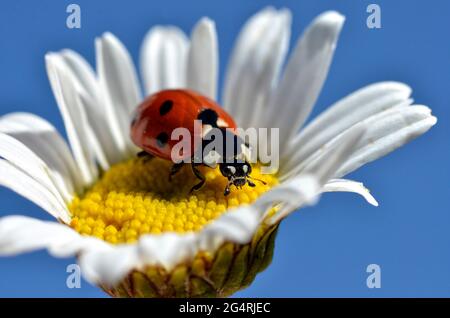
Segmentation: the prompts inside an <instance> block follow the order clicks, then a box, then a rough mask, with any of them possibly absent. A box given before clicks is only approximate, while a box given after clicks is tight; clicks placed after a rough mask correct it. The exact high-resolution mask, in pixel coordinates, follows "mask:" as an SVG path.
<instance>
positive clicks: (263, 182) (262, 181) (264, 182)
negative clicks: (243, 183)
mask: <svg viewBox="0 0 450 318" xmlns="http://www.w3.org/2000/svg"><path fill="white" fill-rule="evenodd" d="M247 178H248V179H252V180H256V181H259V182H261V183H262V184H264V185H266V184H267V182H266V181H264V180H261V179H258V178H253V177H251V176H247Z"/></svg>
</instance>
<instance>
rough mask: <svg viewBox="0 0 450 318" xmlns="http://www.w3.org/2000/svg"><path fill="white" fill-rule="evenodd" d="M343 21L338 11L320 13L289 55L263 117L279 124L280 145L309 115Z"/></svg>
mask: <svg viewBox="0 0 450 318" xmlns="http://www.w3.org/2000/svg"><path fill="white" fill-rule="evenodd" d="M343 23H344V17H343V16H342V15H340V14H339V13H337V12H326V13H323V14H321V15H320V16H319V17H317V18H316V19H315V20H314V21H313V22H312V23H311V25H310V26H309V27H308V29H307V30H306V31H305V33H304V35H303V36H302V37H301V39H300V41H299V42H298V44H297V47H296V48H295V51H294V53H293V54H292V56H291V58H290V59H289V62H288V64H287V66H286V70H285V72H284V75H283V77H282V80H281V82H280V87H279V88H278V89H277V91H276V94H275V97H274V98H273V99H272V100H271V106H270V112H267V117H266V118H267V121H266V123H267V124H268V126H267V127H277V128H280V149H284V147H285V144H284V143H286V142H287V141H289V140H290V138H291V137H292V136H293V135H294V134H295V133H297V131H298V129H299V128H300V127H301V126H302V125H303V123H304V122H305V120H306V119H307V117H308V116H309V114H310V112H311V110H312V108H313V106H314V104H315V102H316V100H317V98H318V96H319V93H320V91H321V89H322V86H323V83H324V81H325V78H326V76H327V74H328V69H329V66H330V64H331V60H332V57H333V54H334V49H335V47H336V42H337V39H338V36H339V33H340V30H341V28H342V25H343ZM269 124H270V125H269Z"/></svg>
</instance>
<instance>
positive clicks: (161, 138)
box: [156, 132, 169, 148]
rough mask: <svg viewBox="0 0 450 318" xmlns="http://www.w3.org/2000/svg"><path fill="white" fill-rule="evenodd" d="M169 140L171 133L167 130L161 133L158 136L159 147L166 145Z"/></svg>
mask: <svg viewBox="0 0 450 318" xmlns="http://www.w3.org/2000/svg"><path fill="white" fill-rule="evenodd" d="M168 141H169V135H168V134H167V133H165V132H162V133H159V134H158V136H156V143H157V144H158V147H159V148H162V147H164V146H165V145H166V144H167V142H168Z"/></svg>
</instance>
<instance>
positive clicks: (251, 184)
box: [247, 179, 256, 188]
mask: <svg viewBox="0 0 450 318" xmlns="http://www.w3.org/2000/svg"><path fill="white" fill-rule="evenodd" d="M247 184H248V185H249V186H251V187H252V188H254V187H256V184H254V183H253V182H251V181H250V180H248V179H247Z"/></svg>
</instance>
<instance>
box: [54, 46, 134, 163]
mask: <svg viewBox="0 0 450 318" xmlns="http://www.w3.org/2000/svg"><path fill="white" fill-rule="evenodd" d="M55 54H59V55H60V56H61V57H62V61H63V62H64V63H65V64H66V67H67V69H68V70H70V71H71V72H72V74H73V77H74V78H75V79H76V82H77V84H78V85H79V88H78V90H77V91H78V93H79V97H80V101H81V103H82V105H83V107H84V109H85V111H86V116H87V119H88V122H89V124H90V126H91V128H92V130H93V132H94V134H95V137H96V138H94V139H93V140H92V147H93V149H94V151H95V153H96V157H97V160H98V161H99V164H100V165H101V166H102V168H103V169H104V170H107V169H108V168H109V166H110V165H111V164H114V163H117V162H119V161H121V160H123V159H124V158H125V155H126V153H124V152H123V151H122V150H121V149H120V147H119V144H118V143H117V137H116V136H117V135H120V136H122V135H124V133H122V132H116V131H114V125H113V124H111V123H110V122H109V121H108V116H105V114H107V113H108V111H109V109H108V106H107V103H105V102H104V100H103V99H104V96H103V92H102V89H101V87H100V84H99V82H98V80H97V78H96V75H95V73H94V71H93V69H92V67H91V66H90V65H89V63H88V62H87V61H86V60H85V59H84V58H83V57H82V56H81V55H79V54H78V53H76V52H74V51H71V50H67V49H66V50H62V51H61V52H60V53H55ZM120 138H123V137H120Z"/></svg>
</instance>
